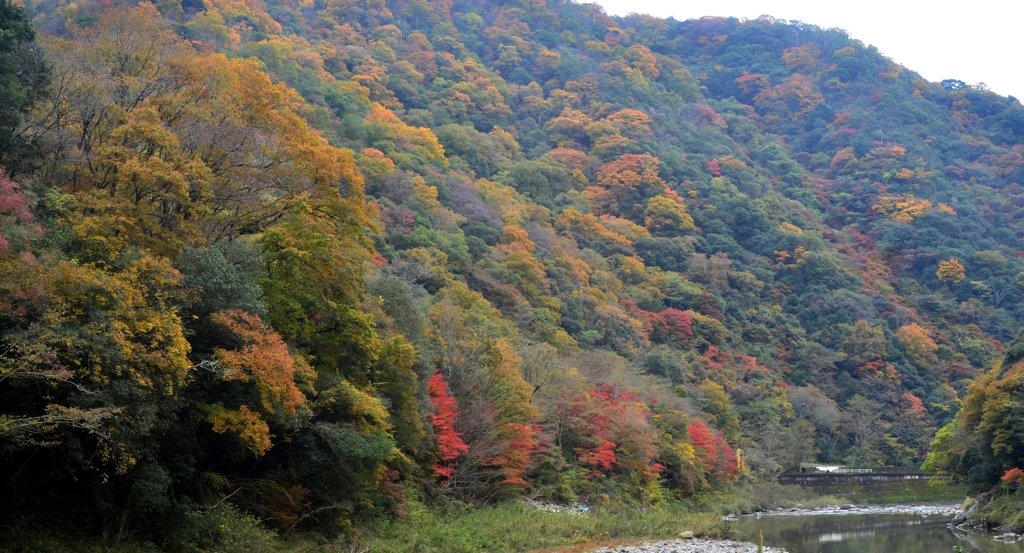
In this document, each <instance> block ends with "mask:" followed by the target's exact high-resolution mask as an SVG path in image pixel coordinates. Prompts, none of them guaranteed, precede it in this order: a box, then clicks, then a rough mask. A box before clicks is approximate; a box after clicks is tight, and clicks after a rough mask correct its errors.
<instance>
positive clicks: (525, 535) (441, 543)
mask: <svg viewBox="0 0 1024 553" xmlns="http://www.w3.org/2000/svg"><path fill="white" fill-rule="evenodd" d="M368 530H370V532H368V533H366V534H364V535H363V537H361V538H356V539H355V540H354V541H353V543H352V545H353V549H354V550H356V551H381V552H391V551H395V552H398V551H402V552H406V551H416V552H422V553H462V552H467V553H468V552H471V551H531V550H538V549H549V548H558V547H569V546H574V545H580V544H587V543H594V545H595V546H597V545H599V544H600V543H601V542H606V541H615V540H626V539H629V540H633V539H649V538H671V537H675V536H677V535H678V534H679V533H681V532H684V531H691V532H693V533H694V535H695V536H705V537H711V538H722V537H726V536H727V535H728V533H729V528H728V526H727V525H726V524H725V523H724V522H723V521H722V517H721V514H720V513H719V512H718V511H713V510H699V511H694V510H693V509H692V508H686V507H684V506H682V505H676V504H669V505H662V506H660V507H657V508H649V509H646V510H645V509H643V508H641V507H627V506H613V507H607V508H601V507H595V508H593V509H592V510H591V511H590V512H589V513H586V514H576V513H567V512H549V511H545V510H543V509H536V508H533V507H530V506H527V505H522V504H519V503H504V504H499V505H496V506H492V507H482V508H479V507H478V508H473V509H469V510H466V511H463V512H458V513H450V514H439V513H437V512H436V511H432V510H428V509H426V508H424V507H422V506H421V505H416V504H413V505H411V508H410V510H409V513H408V515H407V516H406V517H405V518H404V519H402V520H398V521H392V522H386V523H379V524H376V525H374V526H373V527H371V528H368ZM551 550H557V549H551Z"/></svg>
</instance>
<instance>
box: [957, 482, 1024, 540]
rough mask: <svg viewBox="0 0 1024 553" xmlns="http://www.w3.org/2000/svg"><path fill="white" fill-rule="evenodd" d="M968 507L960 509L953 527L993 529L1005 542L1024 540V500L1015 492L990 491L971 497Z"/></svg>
mask: <svg viewBox="0 0 1024 553" xmlns="http://www.w3.org/2000/svg"><path fill="white" fill-rule="evenodd" d="M964 505H965V506H966V507H967V510H965V511H962V512H960V513H957V515H956V517H954V518H953V522H952V523H950V525H949V527H950V528H952V529H954V530H961V531H965V532H973V531H979V530H980V531H990V532H996V533H997V535H996V536H994V537H993V538H992V539H994V540H996V541H1000V542H1003V543H1016V542H1024V500H1022V499H1021V497H1019V496H1017V495H1016V494H1014V495H1006V494H1003V493H999V492H994V491H993V492H986V493H983V494H981V495H979V496H977V497H975V498H972V499H968V500H967V502H966V503H965V504H964Z"/></svg>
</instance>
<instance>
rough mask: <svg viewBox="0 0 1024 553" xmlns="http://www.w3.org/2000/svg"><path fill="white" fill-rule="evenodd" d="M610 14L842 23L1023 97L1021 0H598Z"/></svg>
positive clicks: (949, 73)
mask: <svg viewBox="0 0 1024 553" xmlns="http://www.w3.org/2000/svg"><path fill="white" fill-rule="evenodd" d="M597 3H598V4H600V5H601V6H604V8H605V11H606V12H607V13H609V14H611V15H627V14H629V13H634V12H635V13H647V14H651V15H656V16H659V17H669V16H673V17H675V18H676V19H680V20H685V19H694V18H698V17H701V16H705V15H721V16H735V17H740V18H742V17H746V18H749V19H754V18H756V17H758V16H760V15H762V14H768V15H771V16H773V17H776V18H779V19H789V20H792V19H798V20H800V21H803V22H805V23H812V24H814V25H818V26H819V27H825V28H831V27H839V28H841V29H845V30H846V31H848V32H849V33H850V35H851V36H852V37H853V38H856V39H859V40H860V41H862V42H864V43H865V44H874V45H875V46H877V47H878V49H879V50H880V51H881V52H882V54H884V55H886V56H888V57H889V58H891V59H893V60H895V61H896V62H897V63H900V64H902V65H903V66H904V67H907V68H908V69H912V70H914V71H917V72H918V73H920V74H921V76H922V77H924V78H925V79H927V80H929V81H941V80H942V79H960V80H961V81H964V82H966V83H967V84H975V83H979V82H984V83H985V84H987V85H988V87H989V88H990V89H992V90H993V91H995V92H998V93H999V94H1002V95H1004V96H1006V95H1012V96H1015V97H1017V98H1019V99H1021V100H1022V101H1024V63H1022V62H1024V56H1022V54H1024V26H1022V23H1024V1H1022V0H1004V1H993V0H968V1H963V0H958V1H956V2H952V1H945V2H944V1H941V0H940V1H934V0H933V1H930V2H923V1H921V0H887V1H886V0H852V1H851V0H846V1H836V0H817V1H807V0H714V1H710V0H709V1H683V2H678V1H677V2H673V1H669V0H598V2H597Z"/></svg>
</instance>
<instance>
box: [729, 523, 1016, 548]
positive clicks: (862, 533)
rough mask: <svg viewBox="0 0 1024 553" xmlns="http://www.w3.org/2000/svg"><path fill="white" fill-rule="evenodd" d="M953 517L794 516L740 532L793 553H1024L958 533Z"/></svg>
mask: <svg viewBox="0 0 1024 553" xmlns="http://www.w3.org/2000/svg"><path fill="white" fill-rule="evenodd" d="M948 523H949V518H947V517H942V516H931V517H924V516H920V515H907V514H903V515H894V514H874V515H810V516H807V515H804V516H800V515H794V516H767V517H762V518H760V519H757V518H754V517H741V518H740V519H739V520H738V521H737V522H736V523H734V525H733V526H734V528H735V529H736V530H737V531H738V532H740V533H741V534H742V535H743V539H744V540H747V541H753V542H756V541H757V536H758V534H759V533H763V534H764V544H765V545H766V546H773V547H784V548H786V549H787V550H789V551H790V553H952V551H953V546H956V545H959V546H961V547H963V548H964V551H965V552H974V553H1024V545H1021V544H1013V545H1008V544H1003V543H999V542H996V541H992V536H991V535H979V534H966V533H959V532H958V533H954V532H952V531H950V530H949V528H947V527H946V525H947V524H948Z"/></svg>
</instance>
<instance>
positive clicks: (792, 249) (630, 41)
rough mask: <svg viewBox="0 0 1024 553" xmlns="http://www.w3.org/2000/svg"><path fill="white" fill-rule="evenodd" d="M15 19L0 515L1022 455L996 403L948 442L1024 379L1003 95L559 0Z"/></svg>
mask: <svg viewBox="0 0 1024 553" xmlns="http://www.w3.org/2000/svg"><path fill="white" fill-rule="evenodd" d="M0 30H2V32H0V95H2V98H3V99H2V103H0V105H2V107H0V165H2V166H3V167H4V168H5V172H4V174H3V175H0V467H2V470H3V472H4V474H9V475H13V476H12V477H11V478H9V479H6V480H5V483H4V486H5V491H4V493H3V494H0V519H2V520H5V521H23V522H24V521H27V522H28V523H32V524H38V523H42V522H44V521H48V522H46V523H47V524H54V522H53V521H55V520H59V521H61V522H60V523H59V524H67V525H71V526H76V527H79V528H89V529H92V530H95V531H96V532H103V533H105V534H107V535H110V534H120V533H121V532H124V531H126V529H127V531H132V532H141V533H144V534H147V535H152V536H158V537H161V536H162V537H163V538H162V539H170V538H168V536H171V535H173V534H174V532H175V529H177V528H180V527H181V525H182V524H183V521H187V520H189V519H190V517H194V516H195V513H198V512H202V510H203V509H204V508H209V507H210V506H212V505H220V504H222V503H224V502H228V503H230V504H232V505H235V506H236V507H237V508H238V509H240V510H244V511H247V512H250V513H253V514H255V515H256V516H258V517H259V518H260V519H262V520H264V521H265V522H266V523H267V524H268V525H270V526H272V527H275V528H278V529H280V530H281V531H284V532H287V531H290V530H292V529H293V528H304V529H314V528H315V529H321V530H323V531H327V532H339V531H342V532H343V531H347V530H348V529H349V528H350V527H351V526H352V525H353V524H358V523H360V522H361V521H365V520H368V519H371V518H376V517H392V516H402V514H403V512H404V505H405V503H406V501H407V498H408V497H409V495H410V494H413V495H416V496H417V497H421V498H424V499H425V500H426V501H433V502H446V501H466V502H487V501H497V500H500V499H503V498H510V497H516V496H518V495H521V494H524V493H529V494H531V495H532V496H534V497H543V498H546V499H548V500H551V501H561V502H570V501H577V500H579V501H584V502H600V501H623V502H630V503H636V504H641V505H644V506H653V505H657V504H659V503H663V502H666V501H675V500H679V499H686V498H692V497H701V496H705V495H707V494H709V493H711V492H714V491H716V490H720V489H722V488H723V487H725V486H727V485H729V484H730V483H732V482H734V481H736V480H737V479H758V478H761V479H771V478H773V477H775V476H776V475H778V474H779V473H780V472H781V471H783V470H785V469H788V468H792V467H795V466H797V465H798V464H799V463H801V462H811V461H816V462H831V463H847V464H852V465H858V466H880V465H898V466H909V467H914V466H919V465H920V464H921V463H922V462H923V461H924V460H925V456H926V454H928V451H929V444H930V442H931V441H932V439H933V438H934V437H935V435H936V429H937V428H943V427H944V428H943V430H942V431H941V432H940V433H939V437H938V439H937V441H936V444H937V446H936V447H937V449H936V452H935V453H933V454H932V455H933V456H932V458H930V459H929V461H928V465H929V466H931V467H932V468H935V469H937V470H945V471H947V472H950V473H954V474H958V475H959V474H963V473H964V471H970V470H976V471H982V470H983V471H985V474H984V475H980V474H978V475H975V477H974V479H975V480H976V481H979V482H982V481H985V482H991V481H994V479H995V478H997V477H998V476H999V475H1001V474H1002V472H1003V471H1005V470H1008V469H1010V468H1013V467H1015V466H1019V465H1020V464H1021V463H1020V461H1021V457H1022V456H1024V445H1019V444H1017V443H1016V442H1013V440H1011V439H1010V438H1007V437H1006V436H1005V432H1004V433H1000V430H999V429H998V428H995V429H990V434H992V435H995V436H996V438H995V439H994V440H995V441H993V439H987V438H985V439H982V438H979V440H980V441H972V442H971V444H974V446H976V448H975V450H972V451H974V453H973V454H974V455H976V456H977V458H980V459H983V460H984V461H985V462H984V463H981V464H977V463H973V462H972V461H970V459H968V458H967V457H965V453H964V452H963V451H959V453H958V452H955V451H953V452H950V451H949V448H950V447H953V445H956V447H965V446H963V445H962V443H963V441H962V440H957V439H955V438H950V436H952V435H953V433H954V432H968V433H969V432H974V431H976V426H977V424H978V420H980V419H979V417H980V418H981V419H984V420H985V421H988V422H986V423H984V424H989V426H990V427H992V425H995V424H997V423H1000V424H1002V423H1006V424H1009V423H1007V422H1006V421H1010V420H1016V419H1012V418H1009V417H1007V416H1006V414H1005V413H1003V414H999V413H995V414H985V415H984V416H982V415H981V414H980V410H983V409H984V407H983V406H982V404H981V403H979V401H980V400H977V399H976V398H977V397H978V394H979V393H982V392H984V393H990V394H996V395H998V394H1004V395H1005V394H1014V393H1017V394H1019V393H1020V392H1019V391H1016V388H1014V387H1013V386H1016V382H1017V378H1018V375H1019V374H1022V373H1021V371H1020V370H1019V369H1020V367H1021V366H1022V365H1021V364H1020V363H1021V362H1020V357H1021V355H1019V353H1014V352H1015V351H1016V350H1015V349H1014V348H1013V347H1011V348H1010V349H1009V350H1007V351H1006V356H1007V360H1004V361H1002V363H997V362H996V361H997V360H999V359H1001V358H1002V357H1003V355H1004V351H1003V350H1004V344H1009V343H1010V342H1011V341H1012V340H1013V339H1014V337H1015V336H1016V335H1017V334H1018V333H1019V331H1020V330H1021V325H1020V321H1021V320H1024V248H1022V245H1021V240H1022V239H1024V222H1022V215H1024V211H1022V208H1024V188H1022V184H1021V183H1024V107H1022V106H1021V104H1020V103H1019V102H1018V101H1017V100H1016V99H1014V98H1012V97H1010V98H1006V97H1001V96H998V95H997V94H994V93H992V92H990V91H988V90H986V89H985V88H984V87H982V86H968V85H966V84H964V83H962V82H960V81H957V80H955V79H949V80H946V81H943V82H942V83H930V82H927V81H925V80H923V79H922V78H921V77H920V76H919V75H917V74H916V73H914V72H913V71H911V70H909V69H907V68H904V67H902V66H900V65H899V64H898V63H896V62H895V61H893V60H890V59H887V58H885V57H883V56H882V55H880V54H879V52H878V51H877V50H876V49H875V48H874V47H870V46H865V45H864V44H863V43H861V42H859V41H857V40H854V39H851V38H850V37H849V36H847V35H846V34H845V33H843V32H841V31H838V30H828V29H821V28H818V27H815V26H813V25H809V24H805V23H801V22H789V21H784V20H776V19H773V18H771V17H766V16H765V17H761V18H758V19H757V20H739V19H735V18H702V19H699V20H688V21H676V20H673V19H667V20H665V19H659V18H654V17H649V16H643V15H631V16H629V17H626V18H613V17H610V16H608V15H606V14H605V13H604V12H603V10H602V9H601V8H600V7H599V6H595V5H591V4H576V3H573V2H566V1H561V0H547V1H545V0H502V1H499V0H485V1H475V2H468V1H464V0H391V1H384V0H308V1H307V0H262V1H256V0H240V1H226V0H202V1H200V0H181V1H178V0H159V1H157V2H156V3H155V4H153V3H149V2H134V1H132V0H125V1H122V0H102V1H101V2H95V1H93V0H85V1H81V2H67V1H65V0H43V1H32V0H24V5H23V6H22V5H15V4H12V3H11V2H10V0H0ZM37 31H38V35H39V36H38V37H36V32H37ZM1011 356H1012V359H1011ZM1000 367H1001V368H1000ZM979 375H983V376H981V378H978V377H979ZM976 379H977V380H976ZM972 382H973V384H972ZM983 388H984V390H982V389H983ZM979 390H981V391H979ZM965 397H966V398H967V400H966V403H963V401H962V400H964V398H965ZM1014 397H1016V396H1014ZM972 398H974V399H972ZM962 403H963V405H964V406H965V407H964V411H963V412H962V413H961V415H959V416H957V418H956V419H954V417H955V416H956V415H957V413H958V411H960V409H961V405H962ZM1011 403H1012V402H1011ZM1005 405H1010V404H1009V403H1005ZM1006 408H1007V409H1015V408H1014V407H1009V406H1007V407H1006ZM1014 416H1017V415H1014ZM972 421H973V422H972ZM972 424H973V425H974V426H971V425H972ZM944 440H945V441H944ZM986 440H987V441H986ZM1008 440H1009V442H1008ZM954 442H955V444H954ZM1010 442H1013V443H1010ZM943 444H945V445H943ZM951 444H952V445H951ZM972 447H973V446H972ZM993 451H994V453H993ZM947 452H948V453H947ZM957 455H959V457H957ZM958 459H959V461H958ZM965 459H967V460H966V461H964V460H965ZM957 463H961V464H960V465H957ZM979 467H984V468H979ZM958 471H959V472H958ZM58 515H59V516H58Z"/></svg>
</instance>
